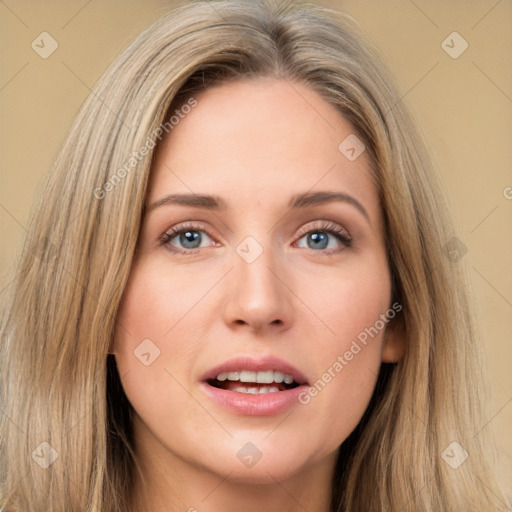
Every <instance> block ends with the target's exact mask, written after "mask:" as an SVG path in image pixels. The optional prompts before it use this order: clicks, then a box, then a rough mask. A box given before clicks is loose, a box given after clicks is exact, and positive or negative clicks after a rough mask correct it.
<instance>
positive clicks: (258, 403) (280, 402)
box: [201, 382, 307, 416]
mask: <svg viewBox="0 0 512 512" xmlns="http://www.w3.org/2000/svg"><path fill="white" fill-rule="evenodd" d="M201 386H202V387H203V389H204V391H205V393H206V394H207V395H208V396H209V397H210V398H211V399H212V400H213V401H214V402H215V403H216V404H218V405H220V406H221V407H223V408H225V409H228V410H229V411H232V412H234V413H236V414H241V415H243V416H274V415H277V414H280V413H282V412H284V411H286V410H287V409H289V408H290V407H292V406H293V405H294V404H298V403H299V395H300V393H301V392H302V391H304V390H305V389H306V388H307V386H305V385H301V386H297V387H296V388H293V389H287V390H285V391H278V392H276V393H261V394H257V395H252V394H250V393H239V392H238V391H226V390H225V389H220V388H216V387H214V386H210V385H209V384H207V383H206V382H202V383H201Z"/></svg>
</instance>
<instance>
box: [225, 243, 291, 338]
mask: <svg viewBox="0 0 512 512" xmlns="http://www.w3.org/2000/svg"><path fill="white" fill-rule="evenodd" d="M235 252H236V254H234V261H233V267H234V268H233V272H231V280H230V284H231V286H230V293H229V298H228V303H227V305H226V309H225V317H226V318H225V320H226V322H227V323H229V324H232V325H233V324H244V325H248V326H250V327H252V328H253V329H255V330H260V329H265V328H267V327H268V326H271V325H279V326H286V325H288V324H289V322H290V321H291V303H290V296H289V292H288V290H287V288H286V286H284V284H283V283H282V282H281V280H280V278H278V277H277V276H278V275H279V274H280V272H279V271H278V268H282V264H281V263H282V262H280V261H278V257H277V255H276V254H274V252H273V249H272V244H270V243H268V244H266V245H265V246H263V245H262V244H260V243H259V242H258V241H256V240H255V239H254V238H253V237H250V236H249V237H247V238H246V239H244V240H243V241H242V242H241V243H240V244H239V245H238V246H237V248H236V251H235Z"/></svg>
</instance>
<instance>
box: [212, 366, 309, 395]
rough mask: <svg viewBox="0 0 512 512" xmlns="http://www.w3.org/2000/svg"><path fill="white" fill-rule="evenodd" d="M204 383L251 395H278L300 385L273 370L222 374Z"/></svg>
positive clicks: (291, 378)
mask: <svg viewBox="0 0 512 512" xmlns="http://www.w3.org/2000/svg"><path fill="white" fill-rule="evenodd" d="M206 382H207V383H208V384H209V385H210V386H213V387H215V388H219V389H224V390H226V391H234V392H237V393H246V394H252V395H257V394H264V393H278V392H279V391H287V390H290V389H294V388H296V387H298V386H299V385H300V384H299V383H298V382H296V381H295V380H294V379H293V377H292V376H291V375H288V374H286V373H283V372H279V371H274V370H266V371H259V372H253V371H247V370H240V371H235V372H222V373H219V374H218V375H217V377H216V378H213V379H207V381H206Z"/></svg>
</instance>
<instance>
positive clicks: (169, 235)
mask: <svg viewBox="0 0 512 512" xmlns="http://www.w3.org/2000/svg"><path fill="white" fill-rule="evenodd" d="M187 231H201V232H205V233H206V230H205V229H204V227H203V226H199V225H197V224H179V225H178V226H173V227H172V228H170V230H169V231H167V232H165V233H164V234H163V235H162V237H161V238H160V244H161V245H165V246H167V248H168V249H169V250H170V251H171V252H172V253H174V254H185V255H186V254H194V253H196V252H198V251H199V250H201V249H205V247H197V248H195V249H176V248H174V247H173V246H172V245H171V243H170V241H171V240H172V239H173V238H175V237H176V236H177V235H181V234H182V233H186V232H187ZM310 233H328V234H329V235H332V236H334V237H335V238H336V239H337V240H338V241H339V242H341V244H342V245H343V246H345V247H346V248H348V247H352V242H353V240H352V237H351V236H350V234H349V233H348V231H346V230H345V229H342V228H340V227H338V226H337V225H336V224H333V223H331V222H326V221H322V222H321V223H320V224H318V225H317V226H314V227H311V228H308V229H306V230H300V231H299V233H298V234H297V237H298V240H300V239H301V238H303V237H304V236H306V235H308V234H310ZM208 237H209V238H212V237H211V236H210V235H208ZM342 250H343V249H330V250H318V251H316V250H314V249H311V251H313V252H318V253H323V254H324V255H333V254H335V253H338V252H340V251H342Z"/></svg>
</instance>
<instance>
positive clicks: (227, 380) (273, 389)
mask: <svg viewBox="0 0 512 512" xmlns="http://www.w3.org/2000/svg"><path fill="white" fill-rule="evenodd" d="M201 383H202V388H203V390H204V392H205V393H206V395H207V396H208V397H209V398H210V399H211V400H213V402H215V403H216V404H217V405H218V406H220V407H222V408H223V409H226V410H228V411H230V412H231V413H235V414H237V415H243V416H271V415H277V414H279V413H281V412H284V411H285V410H286V409H288V408H289V407H292V406H293V405H294V404H297V403H298V396H299V394H300V393H301V392H302V391H303V390H304V389H305V387H306V386H307V385H308V382H307V379H306V378H305V376H304V375H303V374H302V373H301V372H300V371H299V370H297V369H296V368H295V367H293V366H292V365H290V364H288V363H286V362H285V361H283V360H281V359H278V358H275V357H264V358H261V359H253V358H251V357H238V358H235V359H231V360H230V361H227V362H226V363H224V364H221V365H219V366H216V367H215V368H212V369H211V370H210V371H208V372H207V373H206V374H204V375H203V377H202V378H201Z"/></svg>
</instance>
